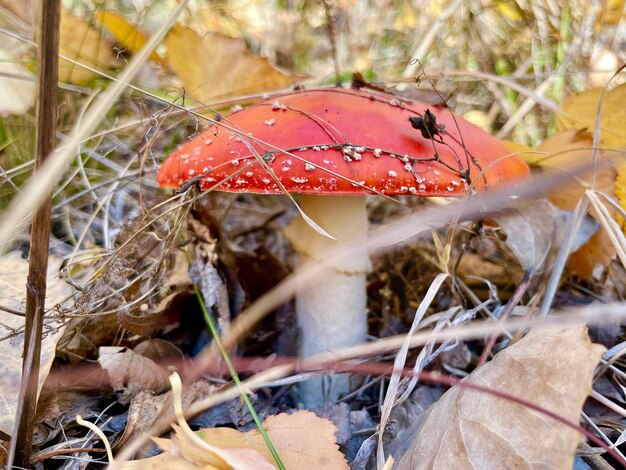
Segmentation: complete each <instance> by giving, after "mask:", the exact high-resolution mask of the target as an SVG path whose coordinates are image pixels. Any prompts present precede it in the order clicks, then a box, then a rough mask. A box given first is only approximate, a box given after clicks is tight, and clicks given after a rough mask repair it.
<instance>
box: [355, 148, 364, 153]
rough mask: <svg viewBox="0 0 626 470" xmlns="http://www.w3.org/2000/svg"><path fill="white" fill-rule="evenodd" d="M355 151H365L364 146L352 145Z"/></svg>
mask: <svg viewBox="0 0 626 470" xmlns="http://www.w3.org/2000/svg"><path fill="white" fill-rule="evenodd" d="M354 151H355V152H359V153H363V152H365V147H354Z"/></svg>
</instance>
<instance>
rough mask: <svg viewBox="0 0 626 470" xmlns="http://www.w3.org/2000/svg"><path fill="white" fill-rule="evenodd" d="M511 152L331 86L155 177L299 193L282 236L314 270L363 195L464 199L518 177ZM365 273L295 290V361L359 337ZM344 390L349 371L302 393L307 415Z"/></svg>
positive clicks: (333, 274) (477, 135)
mask: <svg viewBox="0 0 626 470" xmlns="http://www.w3.org/2000/svg"><path fill="white" fill-rule="evenodd" d="M508 154H509V151H508V150H507V149H506V148H505V147H504V146H503V145H502V144H501V143H500V142H498V141H497V140H496V139H494V138H493V137H491V136H490V135H488V134H487V133H486V132H484V131H482V130H480V129H478V128H477V127H475V126H473V125H472V124H470V123H469V122H467V121H465V120H464V119H463V118H461V117H458V116H453V114H452V113H451V112H450V111H449V110H448V109H446V108H444V107H440V106H432V105H430V106H428V105H425V104H422V103H419V102H413V101H409V100H405V99H402V98H400V97H396V96H393V95H389V94H386V93H381V92H377V91H371V90H352V89H344V88H339V87H336V88H323V89H311V90H300V91H295V92H291V93H286V94H282V95H278V96H277V97H275V98H271V99H269V100H267V101H262V102H259V103H257V104H254V105H252V106H249V107H247V108H245V109H243V110H239V111H235V112H233V113H232V114H230V115H229V116H228V117H227V118H226V119H225V120H224V121H223V122H222V123H220V124H219V125H217V124H214V125H212V126H210V127H209V129H208V130H206V131H204V132H203V133H202V134H200V135H199V136H197V137H195V138H194V139H193V140H191V141H190V142H188V143H186V144H185V145H183V146H182V147H180V148H179V149H177V150H176V151H175V152H174V153H173V154H172V155H171V156H170V157H169V158H168V159H167V160H166V161H165V162H164V163H163V165H162V166H161V168H160V170H159V172H158V176H157V178H158V181H159V183H160V184H161V186H165V187H170V188H178V187H180V186H181V185H183V184H184V183H185V182H187V181H189V180H194V181H199V184H200V187H201V188H202V189H209V188H215V189H219V190H222V191H230V192H244V193H246V192H249V193H259V194H283V193H284V192H285V191H287V192H289V193H294V194H300V195H301V196H300V202H299V205H300V208H301V210H302V211H303V212H304V213H305V214H306V215H307V216H308V217H310V218H311V219H312V220H313V221H314V224H311V223H310V222H307V221H305V220H304V219H303V218H302V217H297V218H296V219H295V220H294V222H292V224H291V225H290V226H288V227H287V228H286V229H285V234H286V236H287V238H288V239H289V240H290V241H291V243H292V244H293V246H294V248H295V249H296V250H297V251H298V252H299V253H300V254H301V255H302V257H304V258H305V259H308V260H310V261H311V262H315V261H319V260H322V259H323V258H324V256H325V253H327V252H328V250H330V249H332V248H333V247H335V246H337V245H339V244H344V243H348V244H349V243H351V242H353V241H355V240H358V239H362V238H364V237H365V236H366V233H367V227H368V217H367V210H366V196H368V195H407V196H462V195H464V194H466V192H467V190H468V188H469V187H470V183H471V182H472V180H475V181H474V186H473V188H474V189H476V190H480V189H486V188H488V187H493V186H496V185H498V184H501V183H504V182H510V181H511V180H515V179H522V178H525V177H527V176H528V174H529V170H528V167H527V166H526V164H525V163H523V162H522V161H521V160H519V159H518V158H516V157H511V156H508V157H506V158H501V157H505V156H507V155H508ZM316 225H317V227H316ZM324 232H325V233H324ZM328 235H330V236H328ZM369 270H370V260H369V256H368V253H367V252H366V250H363V251H361V252H360V253H358V255H354V256H351V257H350V259H344V260H341V261H340V262H337V263H336V264H335V265H333V266H325V267H323V268H322V270H321V271H320V273H319V275H317V276H316V278H315V280H314V281H308V282H307V283H306V284H301V285H300V286H299V287H298V289H297V293H296V315H297V319H298V325H299V328H300V331H301V355H302V356H304V357H307V356H311V355H315V354H318V353H322V352H326V351H332V350H333V349H336V348H342V347H346V346H352V345H355V344H358V343H361V342H364V341H365V340H366V334H367V307H366V299H367V296H366V275H367V273H368V271H369ZM349 390H350V383H349V377H348V376H347V375H346V374H336V375H334V376H329V377H324V378H323V379H319V380H317V379H315V380H308V381H305V382H304V383H302V384H301V385H300V387H299V393H300V398H301V399H302V401H303V402H304V404H305V406H308V407H311V406H315V405H316V404H319V403H322V402H323V401H325V400H329V401H330V400H335V399H337V398H338V397H340V396H341V395H342V394H345V393H346V392H348V391H349Z"/></svg>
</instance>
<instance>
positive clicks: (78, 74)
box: [59, 10, 115, 84]
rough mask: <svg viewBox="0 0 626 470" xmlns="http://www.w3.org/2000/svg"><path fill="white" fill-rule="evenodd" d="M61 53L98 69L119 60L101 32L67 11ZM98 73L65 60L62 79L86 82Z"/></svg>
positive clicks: (62, 61) (61, 67)
mask: <svg viewBox="0 0 626 470" xmlns="http://www.w3.org/2000/svg"><path fill="white" fill-rule="evenodd" d="M60 50H61V54H62V55H63V56H65V57H67V58H68V59H72V60H75V61H77V62H80V63H81V64H85V65H88V66H89V67H91V68H94V69H96V70H103V69H107V68H109V67H110V66H111V65H113V63H114V62H115V59H114V56H113V47H112V45H111V44H109V43H108V42H107V41H106V39H105V38H103V37H102V34H101V33H100V31H98V30H97V29H96V28H93V27H92V26H91V25H90V24H89V23H88V22H87V21H85V20H83V19H81V18H77V17H76V16H74V15H72V14H71V13H69V12H67V11H66V10H62V11H61V37H60ZM94 77H96V73H95V72H92V71H90V70H87V69H85V68H83V67H79V66H78V65H74V64H73V63H71V62H69V61H67V60H63V59H61V61H60V62H59V80H60V81H62V82H69V83H77V84H80V83H85V82H87V81H89V80H91V79H92V78H94Z"/></svg>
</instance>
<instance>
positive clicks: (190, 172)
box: [187, 168, 196, 176]
mask: <svg viewBox="0 0 626 470" xmlns="http://www.w3.org/2000/svg"><path fill="white" fill-rule="evenodd" d="M187 173H189V176H193V175H195V174H196V170H194V169H193V168H192V169H191V170H189V171H188V172H187Z"/></svg>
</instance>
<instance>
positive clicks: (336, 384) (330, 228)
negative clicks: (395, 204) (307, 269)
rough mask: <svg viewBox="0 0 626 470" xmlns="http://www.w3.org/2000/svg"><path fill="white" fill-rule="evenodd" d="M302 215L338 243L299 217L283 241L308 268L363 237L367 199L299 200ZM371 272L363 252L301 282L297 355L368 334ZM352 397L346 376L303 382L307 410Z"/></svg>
mask: <svg viewBox="0 0 626 470" xmlns="http://www.w3.org/2000/svg"><path fill="white" fill-rule="evenodd" d="M300 201H301V202H300V207H301V208H302V210H303V211H304V212H305V213H306V214H307V215H308V216H309V217H311V219H313V220H314V221H315V223H317V224H318V225H319V226H320V227H322V228H323V229H324V230H325V231H326V232H328V233H329V234H330V235H332V236H333V237H335V238H336V239H337V240H340V241H339V242H337V241H335V240H332V239H330V238H328V237H325V236H323V235H321V234H319V233H318V232H316V231H315V230H314V229H313V228H311V227H310V226H309V225H308V224H307V223H306V222H305V221H304V220H303V219H302V218H301V217H298V218H296V219H295V220H294V222H292V224H291V225H289V226H288V227H287V228H286V229H285V235H286V236H287V238H288V239H289V240H290V241H291V243H292V244H293V246H294V248H295V249H296V250H297V251H298V252H299V253H300V254H302V255H303V257H304V258H305V259H306V262H313V263H314V262H319V261H321V260H323V259H324V256H325V255H326V254H327V253H328V252H329V251H330V250H332V249H333V248H336V247H338V246H345V245H344V244H345V243H348V244H350V243H351V242H352V241H355V240H358V239H361V238H362V237H364V236H365V235H366V234H367V225H368V218H367V210H366V204H365V203H366V198H365V196H317V195H315V196H314V195H303V196H302V198H301V200H300ZM370 268H371V264H370V260H369V256H368V253H367V250H365V249H363V250H361V251H359V252H357V253H356V254H354V253H353V254H351V256H350V257H349V258H348V257H346V258H342V259H340V260H338V261H337V262H335V263H334V264H333V265H332V266H324V267H320V269H321V270H320V271H319V273H318V274H317V275H316V276H315V278H314V279H311V280H308V281H306V282H305V281H302V282H301V283H300V284H299V285H298V288H297V293H296V315H297V318H298V326H299V328H300V338H301V345H300V350H301V355H302V356H303V357H309V356H313V355H316V354H319V353H323V352H327V351H332V350H333V349H337V348H342V347H346V346H353V345H355V344H358V343H362V342H364V341H365V339H366V334H367V309H366V300H367V295H366V290H365V289H366V275H367V273H368V271H369V270H370ZM349 391H350V378H349V376H348V375H347V374H335V375H331V376H325V377H322V378H319V379H311V380H307V381H305V382H303V383H302V384H301V385H300V387H299V394H300V398H301V399H302V402H303V403H304V405H305V406H306V407H309V408H310V407H314V406H316V405H318V404H320V403H323V402H325V401H335V400H337V399H338V398H339V397H340V396H341V395H344V394H346V393H348V392H349Z"/></svg>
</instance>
